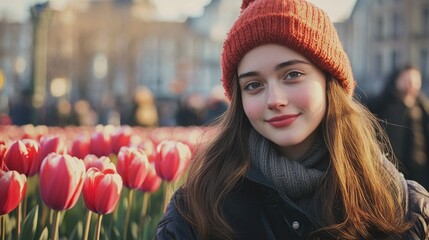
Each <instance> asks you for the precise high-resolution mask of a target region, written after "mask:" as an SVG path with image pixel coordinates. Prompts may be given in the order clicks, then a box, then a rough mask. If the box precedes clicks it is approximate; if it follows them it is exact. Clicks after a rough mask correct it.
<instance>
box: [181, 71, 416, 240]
mask: <svg viewBox="0 0 429 240" xmlns="http://www.w3.org/2000/svg"><path fill="white" fill-rule="evenodd" d="M237 82H238V81H237V79H234V81H233V85H234V86H233V90H232V98H231V99H232V101H231V104H230V107H229V108H228V110H227V111H226V113H225V114H224V115H223V117H222V118H221V119H220V121H219V122H218V134H217V135H216V137H215V138H214V139H213V140H212V141H211V142H210V143H208V144H207V145H206V147H205V148H204V149H202V151H200V153H199V154H198V155H197V156H196V158H195V159H194V161H193V164H192V166H191V169H190V171H189V176H188V178H187V181H186V183H185V185H184V186H183V187H182V188H183V198H182V199H183V202H182V204H176V207H177V208H178V210H179V212H180V214H181V215H182V216H183V217H184V218H185V219H186V220H187V221H188V222H189V223H190V224H191V225H192V226H193V227H194V228H195V230H196V231H197V233H198V238H200V239H208V238H210V239H213V238H217V239H233V238H234V231H233V229H231V227H230V226H229V225H228V223H227V221H226V220H225V218H224V215H223V212H222V206H223V201H224V200H225V198H226V196H227V195H228V193H229V192H230V191H231V190H232V189H233V188H234V186H236V185H237V184H238V183H239V181H240V180H241V179H243V177H244V175H245V174H246V172H247V170H248V168H249V165H250V161H249V153H248V149H247V147H248V146H247V145H248V135H249V132H250V128H251V125H250V123H249V121H248V119H247V117H246V115H245V113H244V110H243V107H242V102H241V95H240V92H239V87H238V83H237ZM327 103H328V107H327V112H326V117H325V119H324V121H323V122H322V124H321V128H322V130H323V134H324V140H325V143H326V146H327V148H328V151H329V153H330V157H331V167H330V168H329V170H328V173H327V175H326V177H325V179H324V181H323V183H322V185H321V187H320V188H319V189H318V190H317V192H316V197H315V201H319V202H320V203H321V204H323V206H324V208H322V209H325V210H323V211H321V212H319V214H320V216H316V217H317V218H318V219H320V221H321V223H322V226H325V227H324V228H322V229H320V230H318V231H316V232H315V233H313V235H312V236H314V237H316V236H335V238H339V239H357V238H364V239H368V238H370V237H372V236H371V235H370V234H371V233H373V232H374V230H375V231H379V232H381V233H386V234H388V235H395V234H400V233H402V232H404V231H405V230H406V229H407V228H408V227H409V226H408V225H407V223H406V222H405V210H404V209H403V208H404V206H403V203H402V197H401V194H402V192H401V186H400V183H398V182H397V181H396V180H395V179H394V177H393V176H392V175H391V174H390V173H389V172H388V170H386V168H384V167H383V164H382V163H381V161H380V159H381V158H382V153H384V152H386V151H388V152H391V151H390V150H389V145H388V144H380V140H383V139H386V138H385V137H382V135H380V134H381V132H380V129H381V128H380V127H379V124H378V123H377V119H375V118H374V117H373V115H372V114H371V113H369V111H368V110H367V109H366V108H365V107H363V106H362V105H361V104H360V103H359V102H357V101H356V100H354V99H353V98H352V97H350V96H349V95H347V93H346V92H345V91H344V89H343V88H342V87H341V85H340V84H339V83H338V81H335V80H332V79H331V78H330V77H327ZM380 136H381V137H380ZM383 146H386V147H387V149H384V147H383ZM382 148H383V149H382ZM338 204H340V205H338ZM250 211H251V210H250Z"/></svg>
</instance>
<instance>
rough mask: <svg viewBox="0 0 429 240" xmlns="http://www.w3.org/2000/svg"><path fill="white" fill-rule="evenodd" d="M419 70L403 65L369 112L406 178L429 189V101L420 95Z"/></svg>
mask: <svg viewBox="0 0 429 240" xmlns="http://www.w3.org/2000/svg"><path fill="white" fill-rule="evenodd" d="M421 87H422V75H421V72H420V71H419V69H417V68H416V67H414V66H411V65H405V66H403V67H401V68H398V69H394V71H392V73H391V74H390V75H389V76H388V79H387V81H386V85H385V88H384V90H383V91H382V92H381V94H380V95H379V96H376V97H375V98H372V99H370V100H369V102H368V104H367V105H368V108H369V109H370V110H371V111H372V112H373V113H374V114H375V115H376V116H377V117H378V118H380V120H381V121H382V122H383V123H384V124H385V128H386V132H387V134H388V137H389V139H390V142H391V144H392V147H393V151H394V154H395V155H396V158H397V159H398V160H399V161H400V163H401V164H402V165H403V167H404V168H405V169H404V170H405V171H404V174H405V176H406V177H408V178H410V179H413V180H416V181H417V182H419V183H421V184H422V185H423V186H424V187H425V188H426V189H429V99H428V98H427V97H426V96H425V95H424V94H423V93H422V92H421Z"/></svg>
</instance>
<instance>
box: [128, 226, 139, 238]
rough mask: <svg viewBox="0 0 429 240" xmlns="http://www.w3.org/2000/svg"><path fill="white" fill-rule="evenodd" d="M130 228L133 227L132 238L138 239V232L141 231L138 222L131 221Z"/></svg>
mask: <svg viewBox="0 0 429 240" xmlns="http://www.w3.org/2000/svg"><path fill="white" fill-rule="evenodd" d="M130 228H131V236H132V238H133V239H137V236H138V232H139V225H138V224H137V223H136V222H131V225H130Z"/></svg>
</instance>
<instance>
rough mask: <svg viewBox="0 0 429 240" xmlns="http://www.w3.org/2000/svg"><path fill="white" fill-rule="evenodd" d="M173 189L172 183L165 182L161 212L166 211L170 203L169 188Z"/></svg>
mask: <svg viewBox="0 0 429 240" xmlns="http://www.w3.org/2000/svg"><path fill="white" fill-rule="evenodd" d="M172 187H173V183H170V182H165V191H164V209H163V212H165V211H166V210H167V206H168V203H169V202H170V198H171V194H170V192H171V188H172Z"/></svg>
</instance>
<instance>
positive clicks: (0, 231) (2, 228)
mask: <svg viewBox="0 0 429 240" xmlns="http://www.w3.org/2000/svg"><path fill="white" fill-rule="evenodd" d="M0 224H1V225H0V239H1V240H4V239H5V235H6V225H5V220H4V215H0Z"/></svg>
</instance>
